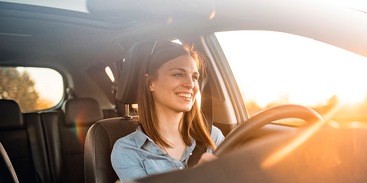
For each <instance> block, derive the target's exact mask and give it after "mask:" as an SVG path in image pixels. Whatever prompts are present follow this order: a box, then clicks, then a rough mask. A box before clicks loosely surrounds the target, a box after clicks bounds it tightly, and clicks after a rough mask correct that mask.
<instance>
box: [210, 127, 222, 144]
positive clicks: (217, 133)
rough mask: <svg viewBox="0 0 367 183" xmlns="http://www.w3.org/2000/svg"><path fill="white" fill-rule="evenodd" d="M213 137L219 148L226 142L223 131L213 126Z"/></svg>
mask: <svg viewBox="0 0 367 183" xmlns="http://www.w3.org/2000/svg"><path fill="white" fill-rule="evenodd" d="M211 137H212V139H213V140H214V142H215V144H216V145H217V146H218V145H219V144H220V143H221V142H222V141H223V140H224V135H223V133H222V131H221V130H220V129H219V128H218V127H216V126H214V125H213V126H212V132H211Z"/></svg>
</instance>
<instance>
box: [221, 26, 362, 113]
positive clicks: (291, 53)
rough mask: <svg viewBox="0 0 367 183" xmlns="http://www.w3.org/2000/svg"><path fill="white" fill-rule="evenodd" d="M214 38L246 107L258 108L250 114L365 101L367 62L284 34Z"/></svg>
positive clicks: (254, 33) (227, 34) (255, 33)
mask: <svg viewBox="0 0 367 183" xmlns="http://www.w3.org/2000/svg"><path fill="white" fill-rule="evenodd" d="M216 36H217V38H218V40H219V42H220V44H221V46H222V48H223V50H224V53H225V55H226V57H227V59H228V61H229V63H230V65H231V67H232V71H233V73H234V76H235V78H236V80H237V83H238V85H239V87H240V89H241V91H242V94H243V98H246V100H244V101H247V107H251V106H252V107H254V106H256V107H255V109H254V108H253V109H249V111H250V112H252V114H254V113H256V112H258V111H259V110H262V109H264V108H267V107H270V106H274V105H278V104H287V103H296V104H301V105H307V106H310V107H313V108H319V107H322V106H327V105H331V104H332V103H334V102H336V103H337V104H339V105H358V104H360V103H361V102H363V101H364V100H366V97H367V87H366V85H365V83H367V73H366V72H365V71H366V70H367V59H366V58H365V57H363V56H360V55H357V54H354V53H351V52H349V51H346V50H343V49H340V48H336V47H334V46H331V45H327V44H325V43H321V42H318V41H316V40H312V39H308V38H305V37H300V36H295V35H291V34H285V33H280V32H270V31H236V32H220V33H217V34H216ZM264 53H266V54H264ZM248 68H251V69H248ZM348 68H353V70H352V69H348ZM310 81H312V82H310Z"/></svg>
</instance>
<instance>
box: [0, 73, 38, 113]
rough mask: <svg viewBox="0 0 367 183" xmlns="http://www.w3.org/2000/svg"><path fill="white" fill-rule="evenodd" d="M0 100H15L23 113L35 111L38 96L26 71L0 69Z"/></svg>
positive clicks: (33, 83)
mask: <svg viewBox="0 0 367 183" xmlns="http://www.w3.org/2000/svg"><path fill="white" fill-rule="evenodd" d="M0 99H12V100H15V101H16V102H17V103H18V104H19V106H20V108H21V110H22V111H23V112H29V111H32V110H34V109H36V107H37V102H38V99H39V94H38V93H37V91H36V90H35V82H34V81H33V80H32V78H31V77H30V75H29V73H28V72H27V71H23V72H20V71H19V70H17V69H16V68H15V67H0Z"/></svg>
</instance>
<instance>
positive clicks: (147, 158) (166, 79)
mask: <svg viewBox="0 0 367 183" xmlns="http://www.w3.org/2000/svg"><path fill="white" fill-rule="evenodd" d="M133 52H134V53H140V54H137V55H139V56H135V55H131V54H132V53H133ZM129 54H130V55H129ZM142 54H143V55H144V56H142ZM138 57H139V58H138ZM142 58H144V61H142V64H141V66H140V67H139V72H137V73H138V75H139V76H138V77H137V78H136V79H137V81H136V82H137V85H138V91H137V92H138V93H137V96H138V107H139V109H138V113H139V123H140V125H139V126H138V128H137V130H136V131H135V132H134V133H132V134H130V135H128V136H125V137H123V138H121V139H119V140H117V141H116V143H115V144H114V147H113V150H112V154H111V162H112V166H113V168H114V170H115V171H116V173H117V175H118V176H119V178H120V180H121V181H125V180H131V179H138V178H141V177H144V176H147V175H152V174H156V173H163V172H167V171H171V170H177V169H183V168H186V167H187V162H188V160H189V158H190V155H191V154H192V152H193V150H194V148H195V146H196V144H197V143H199V142H200V143H201V144H203V145H204V146H205V147H206V148H207V152H206V153H204V154H203V155H202V156H201V159H200V160H199V164H200V163H202V162H205V161H209V160H212V159H215V156H214V155H212V154H211V152H212V151H213V150H214V149H215V148H216V146H218V145H219V144H220V143H221V142H222V141H223V140H224V136H223V134H222V132H221V131H220V130H219V129H218V128H216V127H215V126H212V127H209V126H208V124H207V123H206V121H205V120H204V117H203V116H202V114H201V111H200V106H199V101H197V96H198V93H199V78H200V75H201V74H203V72H202V71H203V70H204V68H203V61H202V60H201V59H200V57H199V55H198V54H197V52H195V51H194V50H193V49H192V48H191V47H187V46H183V45H180V44H176V43H173V42H170V41H160V42H142V43H138V44H136V45H134V46H133V47H132V49H131V50H130V51H129V53H128V57H127V60H125V62H135V61H136V60H137V59H142ZM140 61H141V60H140ZM209 129H211V131H209Z"/></svg>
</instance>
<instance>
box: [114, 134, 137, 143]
mask: <svg viewBox="0 0 367 183" xmlns="http://www.w3.org/2000/svg"><path fill="white" fill-rule="evenodd" d="M135 134H136V131H134V132H132V133H130V134H128V135H126V136H123V137H121V138H119V139H117V140H116V142H115V145H114V146H121V145H122V146H130V145H134V144H135V140H134V139H135Z"/></svg>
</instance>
